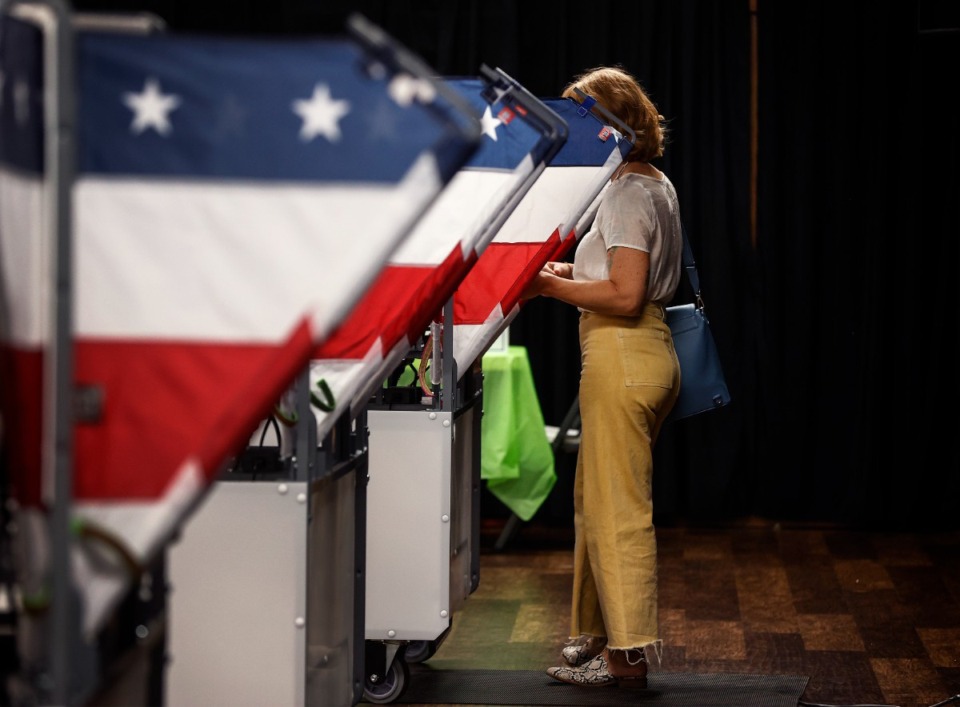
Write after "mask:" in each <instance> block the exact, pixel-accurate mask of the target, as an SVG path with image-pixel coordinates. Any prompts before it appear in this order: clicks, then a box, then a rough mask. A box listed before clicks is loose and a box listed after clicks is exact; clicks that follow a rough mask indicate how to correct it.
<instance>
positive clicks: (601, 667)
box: [547, 655, 617, 687]
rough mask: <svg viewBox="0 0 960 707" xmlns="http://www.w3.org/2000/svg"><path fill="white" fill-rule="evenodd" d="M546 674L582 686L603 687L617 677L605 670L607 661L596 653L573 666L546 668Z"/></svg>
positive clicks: (612, 682) (613, 682) (611, 683)
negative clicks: (594, 655) (581, 663)
mask: <svg viewBox="0 0 960 707" xmlns="http://www.w3.org/2000/svg"><path fill="white" fill-rule="evenodd" d="M547 675H549V676H550V677H552V678H553V679H554V680H559V681H560V682H566V683H570V684H571V685H582V686H584V687H605V686H607V685H616V684H617V679H616V678H615V677H613V675H611V674H610V672H609V671H608V670H607V661H606V660H605V659H604V657H603V655H598V656H596V657H595V658H593V659H592V660H590V661H588V662H586V663H584V664H583V665H580V666H578V667H574V668H567V667H564V666H559V667H556V668H547Z"/></svg>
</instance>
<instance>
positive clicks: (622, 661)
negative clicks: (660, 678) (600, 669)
mask: <svg viewBox="0 0 960 707" xmlns="http://www.w3.org/2000/svg"><path fill="white" fill-rule="evenodd" d="M604 656H605V657H606V660H607V670H608V671H609V672H610V674H611V675H613V676H614V677H618V678H621V677H630V678H632V677H643V676H645V675H646V674H647V660H646V658H645V657H644V654H643V649H642V648H628V649H626V650H621V649H610V648H607V649H605V650H604Z"/></svg>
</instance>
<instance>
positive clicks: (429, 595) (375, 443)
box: [364, 410, 453, 641]
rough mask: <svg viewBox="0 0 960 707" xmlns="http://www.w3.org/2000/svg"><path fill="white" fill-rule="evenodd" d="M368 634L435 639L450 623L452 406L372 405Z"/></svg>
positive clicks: (369, 416) (369, 415) (382, 637)
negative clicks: (432, 408)
mask: <svg viewBox="0 0 960 707" xmlns="http://www.w3.org/2000/svg"><path fill="white" fill-rule="evenodd" d="M367 423H368V427H369V433H370V439H369V445H370V446H369V450H370V452H369V453H370V467H369V482H368V484H367V555H366V559H367V577H366V580H367V584H366V607H365V610H366V616H365V618H364V625H365V633H366V638H367V640H411V641H414V640H434V639H436V638H438V637H439V636H440V634H442V633H443V632H444V631H445V630H446V629H447V627H448V626H449V625H450V615H451V613H452V611H453V607H452V606H451V600H450V552H451V547H450V536H451V530H450V528H451V508H450V506H451V490H450V477H451V463H452V459H451V456H452V448H453V415H452V413H450V412H436V411H424V410H414V411H398V410H370V411H368V413H367Z"/></svg>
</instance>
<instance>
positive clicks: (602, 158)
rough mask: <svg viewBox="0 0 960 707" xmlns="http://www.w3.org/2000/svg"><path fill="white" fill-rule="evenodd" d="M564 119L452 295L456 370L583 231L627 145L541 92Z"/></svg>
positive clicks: (595, 120) (621, 135) (589, 115)
mask: <svg viewBox="0 0 960 707" xmlns="http://www.w3.org/2000/svg"><path fill="white" fill-rule="evenodd" d="M544 102H545V103H546V105H547V106H548V107H549V108H551V109H552V110H553V111H554V112H556V113H557V114H558V115H559V116H560V117H561V118H563V120H564V121H565V122H566V123H567V125H568V130H569V133H568V136H567V140H566V142H565V143H564V144H563V147H561V148H560V151H559V152H558V153H557V155H556V156H555V157H554V158H553V159H552V160H551V161H550V164H549V165H548V166H547V169H546V171H545V172H544V174H543V175H542V176H541V177H540V179H538V180H537V182H536V184H534V185H533V187H532V188H531V189H530V191H529V192H527V194H526V195H525V196H524V198H523V199H522V200H521V202H520V204H519V205H518V206H517V208H516V209H514V211H513V213H512V214H511V215H510V218H509V219H507V221H506V223H505V224H504V225H503V226H502V227H501V228H500V229H499V231H498V232H497V234H496V237H495V238H494V239H493V242H492V243H491V244H490V246H489V247H488V248H487V249H486V250H485V251H484V252H483V254H482V255H481V256H480V258H479V259H478V261H477V263H476V264H475V265H474V267H473V268H472V269H471V270H470V272H469V274H468V275H467V276H466V277H465V278H464V280H463V282H462V283H461V284H460V286H459V287H458V288H457V291H456V293H455V294H454V307H453V314H454V335H453V345H454V357H455V358H456V361H457V371H458V372H460V373H462V372H463V371H465V370H466V369H467V367H468V366H469V365H470V364H471V363H472V362H473V361H475V360H476V359H477V357H478V356H482V355H483V353H484V352H485V351H486V350H487V349H488V348H489V347H490V345H491V344H492V343H493V342H494V341H495V340H496V338H497V337H498V336H499V335H500V334H501V333H502V332H503V330H504V329H505V328H506V327H507V326H508V325H509V324H510V321H512V320H513V318H514V317H516V315H517V314H518V313H519V311H520V306H521V305H522V301H521V299H520V295H521V294H522V293H523V290H524V289H526V287H527V285H529V284H530V282H531V280H532V279H533V277H534V276H535V275H536V273H537V272H538V271H539V270H540V269H541V268H542V267H543V265H544V264H545V263H547V262H548V261H550V260H560V259H562V258H563V257H564V255H565V254H566V253H567V252H568V251H569V250H570V248H572V247H573V245H574V244H575V243H576V240H577V239H578V238H579V237H580V236H582V235H583V234H584V232H585V231H586V228H587V227H588V226H589V224H590V223H591V221H592V219H593V216H594V215H595V213H596V205H597V199H598V197H599V195H600V193H601V192H602V190H603V188H604V187H605V186H606V184H607V182H608V181H609V179H610V177H611V175H612V174H613V171H614V170H615V169H616V168H617V166H618V165H619V164H620V162H621V161H622V160H623V157H624V156H625V155H626V154H627V153H628V152H629V151H630V149H631V147H632V143H631V142H630V140H629V139H627V137H626V134H625V132H626V131H625V130H622V129H621V130H616V129H615V128H614V127H613V125H611V124H610V123H617V122H618V121H617V120H616V119H615V118H613V117H612V116H610V118H611V119H610V120H609V121H605V120H602V119H601V118H600V117H598V116H597V115H596V114H595V113H593V112H590V111H587V110H585V109H583V108H581V107H580V105H579V104H577V103H576V102H575V101H573V100H572V99H567V98H550V99H545V101H544Z"/></svg>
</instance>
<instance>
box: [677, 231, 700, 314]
mask: <svg viewBox="0 0 960 707" xmlns="http://www.w3.org/2000/svg"><path fill="white" fill-rule="evenodd" d="M680 229H681V234H682V238H683V270H684V272H686V273H687V279H688V280H690V287H692V288H693V296H694V299H696V301H697V307H699V308H701V309H702V308H703V299H702V298H701V297H700V276H699V275H698V274H697V263H696V261H695V260H694V259H693V248H691V247H690V239H689V238H687V227H686V226H684V225H683V224H680Z"/></svg>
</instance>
